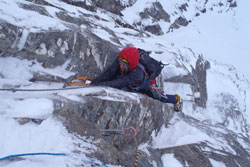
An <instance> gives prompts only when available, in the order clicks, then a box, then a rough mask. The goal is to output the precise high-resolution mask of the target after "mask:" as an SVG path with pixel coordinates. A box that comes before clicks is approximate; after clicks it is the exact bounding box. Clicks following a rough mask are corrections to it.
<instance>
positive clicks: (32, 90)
mask: <svg viewBox="0 0 250 167" xmlns="http://www.w3.org/2000/svg"><path fill="white" fill-rule="evenodd" d="M82 88H86V86H79V87H69V88H56V89H16V88H6V89H0V91H9V92H13V93H15V92H45V91H58V90H72V89H82Z"/></svg>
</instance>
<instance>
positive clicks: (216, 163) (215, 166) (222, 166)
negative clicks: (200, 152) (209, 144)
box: [209, 159, 226, 167]
mask: <svg viewBox="0 0 250 167" xmlns="http://www.w3.org/2000/svg"><path fill="white" fill-rule="evenodd" d="M209 160H210V162H211V164H212V166H213V167H226V165H225V164H224V163H222V162H219V161H215V160H213V159H209Z"/></svg>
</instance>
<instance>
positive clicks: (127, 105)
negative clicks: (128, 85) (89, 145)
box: [54, 89, 173, 166]
mask: <svg viewBox="0 0 250 167" xmlns="http://www.w3.org/2000/svg"><path fill="white" fill-rule="evenodd" d="M120 93H121V95H120V97H123V98H125V99H123V100H125V102H118V101H110V100H102V99H99V98H98V96H100V95H102V96H103V95H105V94H106V95H107V92H106V91H105V89H100V91H99V92H97V93H95V94H89V95H87V96H84V97H82V100H83V101H84V102H74V101H72V102H70V101H69V100H67V99H55V100H54V105H55V109H56V110H55V111H54V114H55V116H57V117H58V118H59V119H60V120H62V121H63V122H64V124H65V127H66V128H67V129H68V130H69V131H70V132H71V133H78V134H79V135H83V136H86V135H87V136H92V137H94V138H95V140H101V142H99V144H98V147H99V148H100V150H99V151H97V152H95V153H94V154H91V155H89V156H91V157H95V158H98V159H99V160H101V161H102V162H104V163H107V164H116V165H123V166H133V163H134V162H135V154H136V146H135V141H134V138H133V136H127V137H122V136H119V135H118V136H117V135H110V136H106V137H103V136H102V135H101V129H102V130H108V129H123V128H129V127H131V126H132V127H134V128H136V129H137V131H138V135H137V136H136V141H137V144H140V143H145V142H147V141H149V140H151V134H152V132H153V131H154V132H155V133H156V134H157V133H158V132H159V131H160V129H161V127H162V126H166V125H167V123H168V122H169V120H170V119H171V117H172V115H173V110H172V109H170V108H169V106H168V105H167V104H163V103H160V102H158V101H156V100H153V99H152V98H148V97H146V96H140V99H139V101H138V102H136V101H135V100H131V99H129V97H126V96H124V95H122V94H123V91H120ZM95 96H96V97H95ZM127 133H131V132H130V131H128V132H127ZM132 134H133V133H132ZM152 151H153V149H152ZM107 153H108V154H107ZM144 154H145V153H144ZM144 154H142V155H141V156H140V161H139V164H148V165H141V166H151V165H150V164H151V163H152V161H155V162H157V163H161V161H159V159H160V157H156V158H158V159H154V158H153V159H147V157H146V154H145V155H144ZM147 156H152V155H147ZM145 161H146V162H145Z"/></svg>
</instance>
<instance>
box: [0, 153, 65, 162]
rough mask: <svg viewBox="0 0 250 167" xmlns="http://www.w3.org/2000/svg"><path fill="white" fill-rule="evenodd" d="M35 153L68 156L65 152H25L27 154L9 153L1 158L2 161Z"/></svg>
mask: <svg viewBox="0 0 250 167" xmlns="http://www.w3.org/2000/svg"><path fill="white" fill-rule="evenodd" d="M33 155H51V156H67V154H65V153H25V154H14V155H8V156H6V157H2V158H0V161H3V160H6V159H9V158H16V157H23V156H33Z"/></svg>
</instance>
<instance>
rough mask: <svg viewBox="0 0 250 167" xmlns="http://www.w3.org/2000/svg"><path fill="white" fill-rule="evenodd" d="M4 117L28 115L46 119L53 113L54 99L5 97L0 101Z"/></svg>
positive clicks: (0, 108)
mask: <svg viewBox="0 0 250 167" xmlns="http://www.w3.org/2000/svg"><path fill="white" fill-rule="evenodd" d="M0 106H1V107H0V110H1V112H0V114H1V115H2V116H3V117H27V118H41V119H46V118H48V117H49V116H50V115H52V113H53V110H54V107H53V103H52V101H50V100H49V99H46V98H27V99H23V100H18V99H13V98H4V99H2V100H1V102H0Z"/></svg>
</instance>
